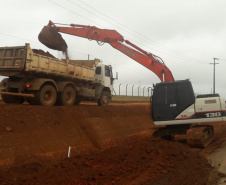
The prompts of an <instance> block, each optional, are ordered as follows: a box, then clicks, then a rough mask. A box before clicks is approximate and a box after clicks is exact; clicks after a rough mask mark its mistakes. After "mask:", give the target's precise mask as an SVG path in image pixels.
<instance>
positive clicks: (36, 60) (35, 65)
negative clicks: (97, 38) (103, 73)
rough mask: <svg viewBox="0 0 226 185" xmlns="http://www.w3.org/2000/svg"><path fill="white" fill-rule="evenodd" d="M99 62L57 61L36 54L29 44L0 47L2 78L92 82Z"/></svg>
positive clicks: (51, 57)
mask: <svg viewBox="0 0 226 185" xmlns="http://www.w3.org/2000/svg"><path fill="white" fill-rule="evenodd" d="M35 52H36V53H35ZM39 53H40V52H39ZM44 53H45V52H44ZM99 62H100V60H98V59H95V60H69V59H67V60H59V59H57V58H54V57H53V56H51V55H50V54H49V55H46V54H38V53H37V50H34V51H33V50H32V49H31V47H30V44H26V45H25V46H16V47H0V75H2V76H15V77H29V76H31V77H34V76H37V77H48V78H55V77H57V78H64V79H67V78H70V79H71V78H75V79H82V80H88V81H94V80H95V69H96V65H97V64H98V63H99Z"/></svg>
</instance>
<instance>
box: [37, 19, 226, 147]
mask: <svg viewBox="0 0 226 185" xmlns="http://www.w3.org/2000/svg"><path fill="white" fill-rule="evenodd" d="M60 33H65V34H70V35H73V36H78V37H83V38H87V39H89V40H95V41H97V42H98V44H100V45H102V44H103V43H108V44H110V45H111V46H112V47H114V48H115V49H117V50H119V51H120V52H122V53H124V54H125V55H127V56H129V57H130V58H132V59H133V60H135V61H137V62H138V63H139V64H141V65H143V66H145V67H146V68H148V69H149V70H151V71H153V72H154V73H155V74H156V75H157V76H158V77H159V79H160V80H161V83H157V84H156V85H155V86H154V89H153V95H152V97H151V109H150V117H151V119H152V120H153V122H154V124H155V125H158V126H161V127H159V129H158V130H157V131H156V132H154V134H153V135H154V136H156V137H162V138H165V139H173V138H174V136H177V135H186V140H187V144H188V145H190V146H192V147H205V146H207V145H208V144H209V143H211V141H212V140H213V136H214V127H213V126H212V125H210V124H209V123H214V122H223V121H226V106H225V101H224V99H223V98H221V97H220V96H219V95H218V94H205V95H199V96H197V97H195V94H194V91H193V88H192V84H191V82H190V81H189V80H179V81H175V80H174V77H173V75H172V73H171V71H170V70H169V69H168V67H167V66H166V65H165V64H164V62H163V60H162V59H161V58H160V57H158V56H155V55H153V54H152V53H149V52H146V51H144V50H143V49H141V48H139V47H138V46H136V45H135V44H133V43H131V42H130V41H128V40H125V39H124V38H123V36H122V35H121V34H119V33H118V32H117V31H115V30H107V29H100V28H97V27H95V26H85V25H78V24H70V25H65V24H57V23H53V22H52V21H49V23H48V25H47V26H45V27H44V28H43V29H42V30H41V32H40V34H39V41H40V42H41V43H43V44H44V45H46V46H47V47H49V48H51V49H55V50H59V51H63V52H65V53H66V55H67V44H66V42H65V41H64V39H63V38H62V36H61V34H60ZM162 126H163V127H162Z"/></svg>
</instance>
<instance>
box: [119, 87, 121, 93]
mask: <svg viewBox="0 0 226 185" xmlns="http://www.w3.org/2000/svg"><path fill="white" fill-rule="evenodd" d="M120 86H121V84H119V96H120Z"/></svg>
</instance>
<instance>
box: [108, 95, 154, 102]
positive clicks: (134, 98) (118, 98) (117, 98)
mask: <svg viewBox="0 0 226 185" xmlns="http://www.w3.org/2000/svg"><path fill="white" fill-rule="evenodd" d="M112 101H134V102H138V101H143V102H149V101H150V97H143V96H117V95H114V96H113V97H112Z"/></svg>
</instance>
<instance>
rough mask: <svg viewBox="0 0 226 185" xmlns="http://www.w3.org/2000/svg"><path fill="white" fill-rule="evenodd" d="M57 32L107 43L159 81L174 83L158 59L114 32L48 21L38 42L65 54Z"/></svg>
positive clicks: (169, 73) (169, 72)
mask: <svg viewBox="0 0 226 185" xmlns="http://www.w3.org/2000/svg"><path fill="white" fill-rule="evenodd" d="M59 32H60V33H66V34H70V35H75V36H79V37H83V38H87V39H90V40H96V41H97V42H98V43H99V44H100V45H101V44H103V43H108V44H110V45H111V46H112V47H114V48H115V49H117V50H119V51H121V52H122V53H124V54H125V55H127V56H129V57H130V58H132V59H133V60H135V61H137V62H138V63H139V64H141V65H143V66H145V67H146V68H148V69H149V70H151V71H153V72H154V73H155V74H156V75H157V76H158V77H159V78H160V80H161V81H165V82H170V81H174V78H173V75H172V73H171V71H170V70H169V69H168V68H167V66H166V65H165V64H164V62H163V60H162V59H161V58H160V57H158V56H156V55H153V54H151V53H148V52H146V51H144V50H142V49H141V48H139V47H138V46H136V45H135V44H133V43H131V42H130V41H128V40H124V38H123V36H122V35H120V34H119V33H118V32H117V31H115V30H106V29H100V28H97V27H95V26H85V25H78V24H70V25H68V26H65V27H64V26H57V25H56V24H54V23H53V22H52V21H49V24H48V25H47V26H45V27H44V28H43V30H42V31H41V33H40V34H39V41H40V42H42V43H43V44H44V45H46V46H47V47H49V48H51V49H55V50H59V51H63V52H66V51H67V44H66V42H65V41H64V40H63V38H62V36H61V35H60V34H59Z"/></svg>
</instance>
